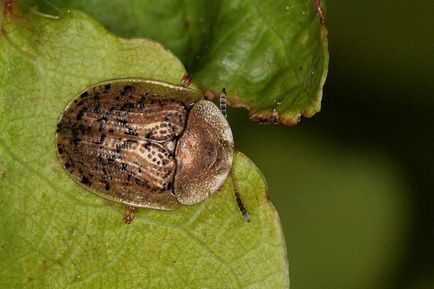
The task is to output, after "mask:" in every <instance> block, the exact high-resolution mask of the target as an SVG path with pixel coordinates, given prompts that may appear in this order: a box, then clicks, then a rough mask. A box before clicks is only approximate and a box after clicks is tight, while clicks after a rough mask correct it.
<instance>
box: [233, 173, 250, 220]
mask: <svg viewBox="0 0 434 289" xmlns="http://www.w3.org/2000/svg"><path fill="white" fill-rule="evenodd" d="M229 174H230V178H231V180H232V188H233V190H234V195H235V200H236V201H237V205H238V208H239V209H240V212H241V214H242V215H243V218H244V221H246V222H247V223H250V216H249V213H248V212H247V210H246V208H245V207H244V204H243V201H241V197H240V194H239V193H238V187H237V184H236V180H235V176H234V174H233V171H232V169H231V171H230V173H229Z"/></svg>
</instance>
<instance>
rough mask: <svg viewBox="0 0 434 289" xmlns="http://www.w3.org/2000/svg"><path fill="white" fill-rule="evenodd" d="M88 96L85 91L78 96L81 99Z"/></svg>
mask: <svg viewBox="0 0 434 289" xmlns="http://www.w3.org/2000/svg"><path fill="white" fill-rule="evenodd" d="M88 96H89V93H88V92H87V91H85V92H83V93H82V94H81V95H80V97H81V98H85V97H88Z"/></svg>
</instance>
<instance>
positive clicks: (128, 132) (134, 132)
mask: <svg viewBox="0 0 434 289" xmlns="http://www.w3.org/2000/svg"><path fill="white" fill-rule="evenodd" d="M124 134H126V135H135V136H137V135H139V134H138V133H137V132H136V131H135V130H134V129H132V128H128V130H127V131H124Z"/></svg>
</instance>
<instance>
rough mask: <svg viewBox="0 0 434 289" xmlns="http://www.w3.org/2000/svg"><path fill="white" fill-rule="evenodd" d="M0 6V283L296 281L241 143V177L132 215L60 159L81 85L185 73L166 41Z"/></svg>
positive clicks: (69, 14)
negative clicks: (186, 200)
mask: <svg viewBox="0 0 434 289" xmlns="http://www.w3.org/2000/svg"><path fill="white" fill-rule="evenodd" d="M3 9H4V10H3V16H2V17H3V18H2V19H1V21H2V22H1V24H0V25H1V33H0V63H1V67H2V69H1V70H0V256H1V258H0V284H1V285H0V287H2V288H3V287H4V288H70V289H72V288H190V289H192V288H288V287H289V279H288V269H287V268H288V265H287V261H286V249H285V242H284V240H283V235H282V230H281V227H280V222H279V217H278V215H277V213H276V211H275V209H274V207H273V206H272V204H271V203H270V202H269V200H268V198H267V196H266V190H267V188H266V184H265V181H264V180H263V178H262V175H261V173H260V172H259V170H258V169H257V168H256V167H255V165H254V164H253V163H252V162H251V161H250V160H249V159H248V158H247V157H246V156H244V155H243V154H241V153H236V154H235V158H234V164H233V170H234V171H233V174H234V178H235V181H234V182H232V181H231V180H230V179H228V180H226V182H225V184H224V186H223V188H222V189H221V191H219V192H217V193H216V194H214V195H213V196H212V197H210V198H208V199H207V200H205V201H204V202H202V203H200V204H197V205H194V206H181V207H180V208H179V209H177V210H175V211H159V210H152V209H140V210H138V211H137V212H136V217H135V219H134V221H133V223H132V224H130V225H126V224H124V222H123V219H122V216H123V214H124V212H125V207H124V206H122V205H120V204H116V203H113V202H109V201H105V200H103V199H102V198H99V197H97V196H95V195H94V194H91V193H90V192H88V191H86V190H85V189H83V188H82V187H80V186H79V185H77V184H76V183H75V182H74V181H73V180H72V179H71V178H70V177H69V176H68V175H67V174H66V172H65V171H64V169H63V168H62V166H61V164H60V163H59V161H58V159H57V156H56V147H55V146H56V145H55V144H56V141H55V134H56V123H57V121H58V119H59V116H60V114H61V113H62V111H63V110H64V108H65V107H66V105H67V104H68V103H69V102H70V101H71V99H72V98H73V97H74V96H75V95H77V93H79V92H80V91H82V90H83V89H84V88H85V87H87V86H89V85H90V84H93V83H97V82H100V81H103V80H107V79H113V78H120V77H142V78H153V79H159V80H162V81H166V82H171V83H179V82H180V81H181V79H182V76H183V75H184V74H185V69H184V67H183V65H182V63H181V62H180V61H179V60H178V59H177V58H176V57H175V56H174V55H173V54H172V53H171V52H169V51H167V50H166V49H164V48H163V47H162V46H161V45H160V44H158V43H155V42H153V41H148V40H143V39H123V38H118V37H115V36H114V35H112V34H110V33H108V32H107V31H106V30H105V28H103V26H101V25H100V24H98V22H96V21H95V20H93V19H92V18H90V17H89V16H87V15H85V14H83V13H81V12H78V11H75V10H61V11H60V12H59V15H58V16H56V17H53V16H47V15H42V14H40V13H38V12H35V11H33V12H32V11H31V12H29V13H28V14H23V15H21V14H18V12H17V10H16V9H14V7H7V6H3ZM233 184H236V185H237V187H238V192H239V194H240V196H241V198H242V200H243V202H244V204H245V207H246V209H247V211H248V212H249V214H250V218H251V222H250V223H247V222H246V221H244V219H243V217H242V215H241V213H240V211H239V209H238V206H237V203H236V201H235V197H234V185H233Z"/></svg>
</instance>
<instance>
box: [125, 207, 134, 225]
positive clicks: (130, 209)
mask: <svg viewBox="0 0 434 289" xmlns="http://www.w3.org/2000/svg"><path fill="white" fill-rule="evenodd" d="M135 210H136V208H135V207H131V206H129V207H128V209H127V211H126V212H125V215H124V222H125V224H131V222H132V221H133V220H134V211H135Z"/></svg>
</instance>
